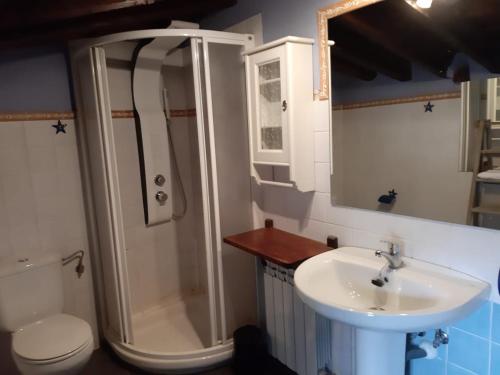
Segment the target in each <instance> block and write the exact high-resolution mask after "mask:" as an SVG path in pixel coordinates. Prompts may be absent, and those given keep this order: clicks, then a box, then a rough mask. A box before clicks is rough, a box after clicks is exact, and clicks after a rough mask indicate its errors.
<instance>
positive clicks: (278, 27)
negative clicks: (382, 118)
mask: <svg viewBox="0 0 500 375" xmlns="http://www.w3.org/2000/svg"><path fill="white" fill-rule="evenodd" d="M336 2H338V0H272V1H270V0H239V1H238V4H237V5H235V6H233V7H231V8H228V9H226V10H223V11H221V12H218V13H217V14H215V15H213V16H211V17H208V18H206V19H205V20H204V21H203V22H202V23H201V26H202V28H206V29H215V30H223V29H225V28H227V27H228V26H231V25H233V24H235V23H238V22H240V21H243V20H244V19H246V18H248V17H251V16H254V15H256V14H259V13H261V14H262V23H263V34H264V42H269V41H272V40H274V39H278V38H282V37H284V36H287V35H295V36H301V37H308V38H314V39H317V24H316V13H317V10H318V9H319V8H322V7H325V6H327V5H331V4H334V3H336ZM313 58H314V82H315V85H314V86H315V87H316V88H318V87H319V58H318V51H317V49H316V46H315V47H314V55H313ZM464 60H468V59H467V58H465V57H464V56H460V55H459V56H457V58H456V59H455V61H454V63H455V64H457V65H458V64H460V63H463V62H464ZM469 63H470V67H471V77H472V79H479V78H485V77H486V76H488V73H487V72H486V71H485V69H484V68H483V67H481V66H480V65H478V64H476V63H475V62H474V61H470V60H469ZM413 72H414V80H413V81H411V82H406V83H405V82H403V83H402V82H399V81H395V80H392V79H389V78H387V77H384V76H382V75H379V77H377V78H376V79H375V80H374V81H372V82H362V81H359V80H358V81H356V82H355V83H353V82H352V80H349V79H345V77H339V79H338V80H335V78H334V85H335V86H334V89H335V88H336V89H337V92H334V93H333V99H334V103H335V104H343V103H351V102H358V101H367V100H380V99H390V98H397V97H405V96H415V95H423V94H433V93H442V92H449V91H456V90H460V85H457V84H454V83H453V82H452V81H451V80H449V79H440V78H439V77H436V76H435V75H432V74H431V73H428V72H427V71H425V70H423V69H422V68H420V67H419V66H414V67H413ZM450 74H451V72H450Z"/></svg>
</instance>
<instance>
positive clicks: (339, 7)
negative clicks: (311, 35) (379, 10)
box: [317, 0, 384, 100]
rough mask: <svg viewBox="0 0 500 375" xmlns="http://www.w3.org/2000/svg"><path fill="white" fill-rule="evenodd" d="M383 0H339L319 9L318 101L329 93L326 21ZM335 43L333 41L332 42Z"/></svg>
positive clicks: (325, 97)
mask: <svg viewBox="0 0 500 375" xmlns="http://www.w3.org/2000/svg"><path fill="white" fill-rule="evenodd" d="M381 1H384V0H340V1H338V2H337V3H334V4H330V5H328V6H326V7H324V8H320V9H319V10H318V12H317V26H318V50H319V99H320V100H327V99H328V98H329V92H330V78H329V77H330V71H329V64H328V60H329V56H328V54H329V48H328V20H329V19H331V18H335V17H338V16H340V15H342V14H345V13H349V12H352V11H354V10H356V9H360V8H364V7H366V6H369V5H372V4H375V3H379V2H381ZM334 41H335V40H334Z"/></svg>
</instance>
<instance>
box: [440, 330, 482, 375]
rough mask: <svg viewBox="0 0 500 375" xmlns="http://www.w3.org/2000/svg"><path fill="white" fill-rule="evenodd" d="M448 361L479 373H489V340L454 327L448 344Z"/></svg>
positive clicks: (479, 374) (480, 374)
mask: <svg viewBox="0 0 500 375" xmlns="http://www.w3.org/2000/svg"><path fill="white" fill-rule="evenodd" d="M448 361H449V362H451V363H453V364H456V365H458V366H459V367H462V368H464V369H466V370H469V371H472V372H475V373H476V374H478V375H487V374H488V363H489V342H488V341H486V340H484V339H482V338H480V337H478V336H473V335H470V334H468V333H466V332H463V331H460V330H458V329H455V328H452V329H451V330H450V343H449V344H448Z"/></svg>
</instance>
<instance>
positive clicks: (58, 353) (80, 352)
mask: <svg viewBox="0 0 500 375" xmlns="http://www.w3.org/2000/svg"><path fill="white" fill-rule="evenodd" d="M93 346H94V340H93V337H92V331H91V328H90V326H89V324H88V323H87V322H85V321H84V320H81V319H79V318H76V317H74V316H71V315H67V314H56V315H52V316H50V317H47V318H45V319H42V320H40V321H37V322H35V323H31V324H29V325H27V326H24V327H22V328H20V329H19V330H17V331H16V332H14V334H13V338H12V355H13V357H14V360H15V362H16V364H17V366H18V368H19V370H20V371H21V372H22V373H23V374H57V373H69V372H71V373H76V372H78V371H79V370H80V369H81V368H82V367H83V366H84V365H85V364H86V363H87V361H88V359H89V358H90V355H91V354H92V351H93ZM73 370H74V371H75V372H74V371H73ZM61 371H63V372H61Z"/></svg>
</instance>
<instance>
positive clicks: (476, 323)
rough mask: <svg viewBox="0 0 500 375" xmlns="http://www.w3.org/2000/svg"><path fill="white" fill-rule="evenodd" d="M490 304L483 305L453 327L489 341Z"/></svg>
mask: <svg viewBox="0 0 500 375" xmlns="http://www.w3.org/2000/svg"><path fill="white" fill-rule="evenodd" d="M490 311H491V303H490V302H488V303H485V304H484V305H483V306H481V308H479V309H477V310H476V311H475V312H473V313H472V314H471V315H469V316H468V317H467V318H465V319H463V320H461V321H459V322H458V323H456V324H454V327H457V328H460V329H463V330H464V331H467V332H470V333H473V334H474V335H478V336H481V337H484V338H485V339H489V335H490Z"/></svg>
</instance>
